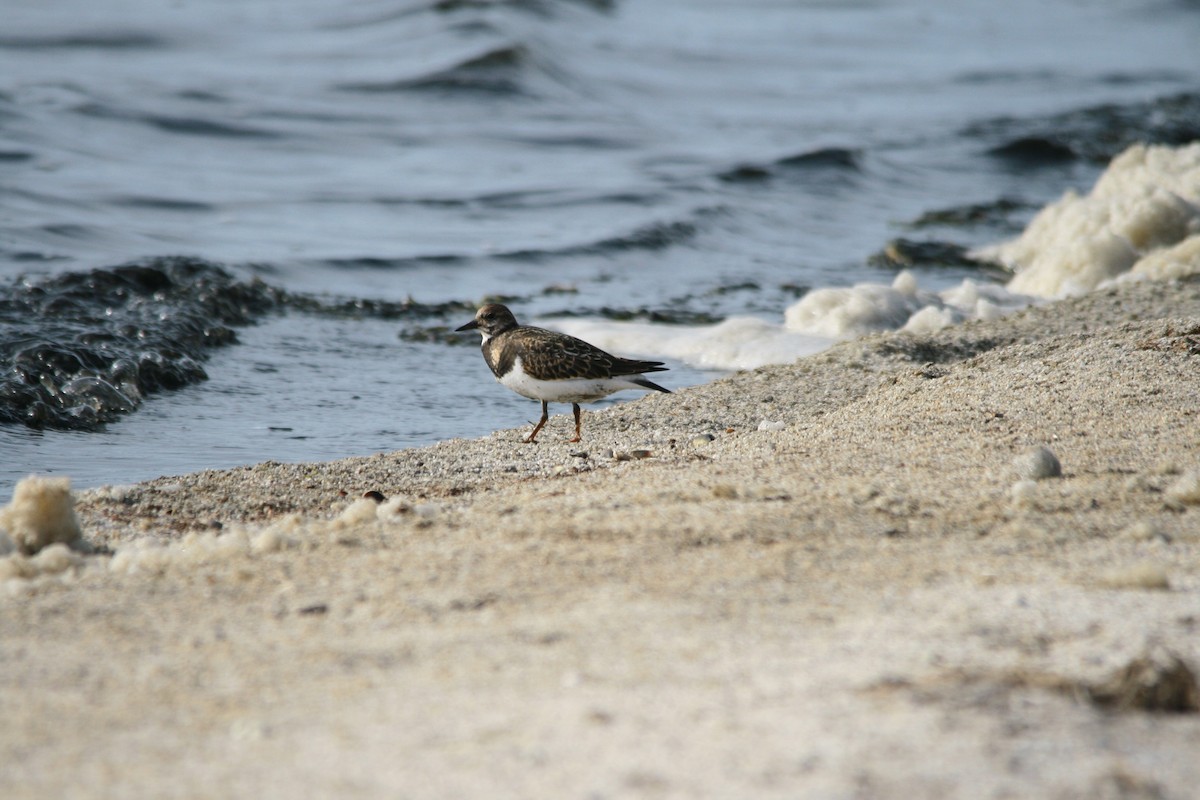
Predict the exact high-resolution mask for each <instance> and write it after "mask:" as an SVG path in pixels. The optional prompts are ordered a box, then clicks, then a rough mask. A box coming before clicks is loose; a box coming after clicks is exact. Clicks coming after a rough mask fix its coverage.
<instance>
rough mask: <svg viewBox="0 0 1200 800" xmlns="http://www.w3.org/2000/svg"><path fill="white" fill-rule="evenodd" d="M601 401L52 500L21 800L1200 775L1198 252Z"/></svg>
mask: <svg viewBox="0 0 1200 800" xmlns="http://www.w3.org/2000/svg"><path fill="white" fill-rule="evenodd" d="M481 390H483V391H503V390H502V389H500V388H499V387H494V386H483V387H481ZM566 408H567V407H565V406H564V407H558V408H557V409H552V410H553V411H557V412H558V413H556V414H555V416H553V417H552V418H551V420H550V423H549V425H548V426H547V427H546V429H545V430H544V431H543V433H542V437H541V438H542V441H541V442H540V443H539V444H537V445H526V444H523V443H522V442H521V439H522V438H523V436H524V435H525V434H526V433H527V432H528V427H527V426H521V427H515V428H513V429H511V430H503V431H498V432H496V433H494V434H493V435H491V436H489V437H485V438H483V439H478V440H471V441H468V440H453V441H447V442H443V443H441V444H439V445H436V446H434V447H429V448H425V449H419V450H409V451H401V452H396V453H389V454H384V455H379V456H373V457H369V458H349V459H346V460H343V461H337V462H332V463H322V464H279V463H267V464H260V465H257V466H253V467H246V468H241V469H233V470H227V471H212V472H202V473H197V474H192V475H185V476H174V477H164V478H161V479H158V480H154V481H150V482H148V483H145V484H139V485H136V486H125V487H106V488H103V489H96V490H87V491H81V492H76V493H74V494H73V501H74V511H75V514H76V516H77V519H78V523H79V531H80V532H81V538H79V539H75V538H74V534H73V533H71V532H70V531H69V530H68V531H67V533H66V534H54V535H53V536H51V535H50V534H49V533H47V532H46V531H44V530H41V529H39V528H38V524H39V523H38V519H39V518H40V517H39V516H38V515H39V514H42V513H43V511H44V508H43V507H42V506H37V508H39V509H42V510H29V509H33V508H34V506H36V505H37V502H39V500H38V497H40V495H39V496H38V497H35V496H34V495H35V494H36V492H35V489H36V487H32V488H29V489H28V491H27V492H26V497H25V500H23V501H22V500H21V496H20V494H19V495H18V497H17V498H15V499H14V502H13V505H12V506H11V507H10V508H9V509H8V510H7V511H6V512H4V513H5V516H0V528H6V529H7V530H8V534H9V537H8V538H10V539H11V540H12V541H11V542H10V543H9V547H10V549H12V548H16V547H18V546H20V547H22V548H23V549H24V550H25V551H26V552H25V553H20V552H14V553H11V554H9V555H7V556H5V557H0V678H2V688H0V720H2V721H3V723H2V724H0V763H2V764H3V768H0V796H3V797H5V798H12V799H13V800H15V798H26V797H28V798H47V797H75V798H102V797H103V798H108V797H250V796H265V797H364V798H365V797H372V798H373V797H398V798H403V797H412V798H466V797H492V798H498V797H555V798H623V797H648V798H663V797H666V798H694V797H760V798H771V797H780V798H783V797H787V798H797V797H813V798H852V797H855V798H874V797H882V798H939V797H972V798H979V797H1021V798H1043V797H1044V798H1132V797H1136V798H1184V797H1189V796H1194V792H1195V787H1196V786H1197V785H1200V758H1197V757H1196V754H1197V753H1200V713H1196V712H1197V702H1198V700H1197V690H1196V679H1195V672H1196V671H1197V670H1198V669H1200V280H1196V279H1190V280H1186V281H1181V282H1173V283H1168V282H1149V281H1146V282H1130V283H1126V284H1122V285H1120V286H1118V287H1116V288H1111V289H1104V290H1100V291H1097V292H1093V293H1091V294H1088V295H1086V296H1083V297H1080V298H1077V299H1071V300H1065V301H1061V302H1058V303H1053V304H1046V305H1042V306H1038V307H1034V308H1030V309H1028V310H1025V311H1022V312H1019V313H1017V314H1015V315H1012V316H1009V317H1005V318H1003V319H999V320H993V321H987V322H970V323H965V324H962V325H958V326H954V327H950V328H946V329H944V330H942V331H940V332H938V333H935V334H929V335H922V336H914V335H911V334H904V333H892V334H880V335H874V336H869V337H867V338H864V339H860V340H856V341H853V342H847V343H844V344H841V345H838V346H836V347H834V348H833V349H831V350H829V351H827V352H824V353H821V354H819V355H816V356H813V357H809V358H805V359H801V360H799V361H797V362H796V363H794V364H791V365H787V366H774V367H765V368H761V369H757V370H753V371H747V372H741V373H738V374H735V375H733V376H731V377H729V378H727V379H724V380H720V381H717V382H715V383H712V384H709V385H705V386H700V387H696V388H691V389H685V390H681V391H679V392H677V393H676V394H673V395H657V396H648V397H645V398H631V399H630V401H629V402H625V403H622V404H620V405H617V406H615V407H613V408H610V409H606V410H604V411H598V412H594V413H590V412H587V411H585V420H584V429H583V433H584V439H583V441H582V442H581V443H579V444H575V445H572V444H567V443H565V442H564V440H565V439H566V438H567V436H568V435H569V434H570V433H571V422H570V415H569V414H565V415H564V414H563V413H561V412H562V411H563V410H564V409H566ZM377 411H378V413H380V414H386V413H387V410H386V409H378V410H377ZM528 413H529V414H530V415H531V418H532V416H534V415H536V413H537V409H536V404H533V403H531V404H530V407H529V412H528ZM514 422H516V420H514ZM1036 448H1045V449H1046V450H1047V451H1049V452H1048V453H1047V452H1044V451H1041V450H1037V449H1036ZM1051 454H1052V455H1051ZM43 488H44V487H43ZM44 491H50V489H44ZM369 492H375V493H378V495H376V498H375V499H369V498H364V497H363V495H364V494H365V493H369ZM51 494H52V492H51ZM42 499H45V498H42ZM380 500H382V502H379V501H380ZM22 502H24V503H25V504H26V505H25V506H21V503H22ZM46 502H47V503H49V502H50V501H46ZM50 505H51V506H53V504H52V503H51V504H50ZM53 508H57V509H58V510H59V511H61V510H62V508H61V504H60V505H59V506H53ZM46 513H49V512H46ZM68 527H69V526H68ZM22 531H24V533H22ZM43 534H45V535H44V536H43ZM39 537H41V538H39ZM55 538H57V539H66V540H68V542H67V544H49V542H50V541H52V540H53V539H55ZM22 543H24V544H22Z"/></svg>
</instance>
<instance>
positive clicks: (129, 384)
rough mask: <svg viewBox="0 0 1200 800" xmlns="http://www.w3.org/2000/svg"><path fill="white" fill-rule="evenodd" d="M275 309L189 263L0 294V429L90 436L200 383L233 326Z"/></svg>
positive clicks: (132, 267) (228, 279) (260, 291)
mask: <svg viewBox="0 0 1200 800" xmlns="http://www.w3.org/2000/svg"><path fill="white" fill-rule="evenodd" d="M280 303H281V293H280V292H279V291H278V290H275V289H272V288H270V287H268V286H267V285H266V284H264V283H262V282H261V281H258V280H252V281H249V282H245V281H239V280H237V279H235V278H234V276H232V275H231V274H230V273H228V272H226V271H225V270H223V269H221V268H220V267H218V266H216V265H214V264H211V263H208V262H205V261H202V260H196V259H186V258H160V259H153V260H148V261H144V262H139V263H133V264H126V265H123V266H119V267H114V268H111V269H96V270H92V271H91V272H75V273H68V274H64V275H58V276H54V277H51V278H48V279H46V280H43V281H40V282H32V281H18V282H16V283H14V284H12V285H11V286H9V287H7V288H4V289H0V423H23V424H25V425H28V426H30V427H35V428H61V429H74V430H94V429H96V428H98V427H99V426H101V425H103V424H104V423H105V422H108V421H111V420H113V419H115V418H117V417H118V416H119V415H121V414H125V413H128V412H130V411H133V410H134V409H135V408H137V407H138V406H139V405H140V404H141V402H142V399H143V397H144V396H145V395H147V394H150V393H152V392H155V391H160V390H163V389H177V388H179V387H182V386H186V385H188V384H190V383H195V382H196V381H201V380H204V379H205V378H206V377H207V376H206V375H205V372H204V368H203V367H202V366H201V362H202V361H204V360H205V359H206V358H207V357H208V353H209V351H211V350H212V349H213V348H215V347H220V346H222V345H227V344H231V343H233V342H235V341H236V336H235V334H234V332H233V330H232V327H231V326H238V325H247V324H249V323H252V322H254V321H255V319H256V318H258V317H260V316H262V315H263V314H264V313H266V312H268V311H270V310H272V309H275V308H277V307H279V305H280Z"/></svg>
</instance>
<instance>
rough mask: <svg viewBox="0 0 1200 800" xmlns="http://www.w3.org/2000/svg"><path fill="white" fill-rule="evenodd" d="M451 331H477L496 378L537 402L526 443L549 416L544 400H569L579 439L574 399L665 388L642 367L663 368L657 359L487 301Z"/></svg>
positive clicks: (584, 400)
mask: <svg viewBox="0 0 1200 800" xmlns="http://www.w3.org/2000/svg"><path fill="white" fill-rule="evenodd" d="M456 330H460V331H469V330H478V331H479V333H480V335H481V336H483V345H482V348H483V360H484V361H486V362H487V365H488V366H489V367H490V368H491V370H492V374H493V375H495V376H496V380H498V381H499V382H500V383H502V384H504V385H505V386H507V387H508V388H509V389H512V390H513V391H514V392H516V393H517V394H519V395H521V396H522V397H528V398H529V399H530V400H541V401H542V418H541V419H540V420H538V424H537V425H536V426H534V429H533V432H532V433H530V434H529V438H528V439H526V440H525V441H526V442H532V441H534V440H535V438H536V437H537V435H538V431H540V430H541V429H542V426H543V425H545V424H546V420H547V419H549V417H550V411H549V408H548V406H547V403H570V404H571V410H572V411H574V412H575V438H574V439H571V440H570V441H572V442H578V441H579V439H580V435H579V429H580V416H579V415H580V410H579V404H580V403H590V402H592V401H593V400H599V399H600V398H602V397H606V396H608V395H610V394H612V393H613V392H619V391H621V390H622V389H653V390H654V391H656V392H667V393H668V394H670V390H669V389H664V388H663V387H661V386H659V385H658V384H657V383H653V382H652V381H650V380H647V379H646V377H645V376H643V375H642V374H641V373H643V372H664V371H665V370H666V369H667V368H666V367H664V366H663V365H662V362H661V361H635V360H632V359H628V358H619V357H618V356H614V355H610V354H609V353H606V352H604V351H603V350H601V349H600V348H599V347H596V346H594V345H590V344H588V343H587V342H585V341H583V340H582V339H576V338H575V337H574V336H568V335H567V334H565V333H556V332H555V331H548V330H546V329H545V328H535V327H533V326H532V325H519V324H518V323H517V318H516V317H514V316H513V313H512V312H511V311H509V310H508V308H507V307H505V306H502V305H500V304H499V303H489V304H487V305H486V306H484V307H483V308H481V309H479V311H477V312H476V313H475V319H473V320H471V321H470V322H468V323H467V324H466V325H463V326H462V327H461V328H457V329H456Z"/></svg>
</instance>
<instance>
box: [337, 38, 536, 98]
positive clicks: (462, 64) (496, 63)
mask: <svg viewBox="0 0 1200 800" xmlns="http://www.w3.org/2000/svg"><path fill="white" fill-rule="evenodd" d="M529 63H530V54H529V50H528V49H527V48H526V47H525V46H523V45H520V44H512V43H507V44H500V45H493V46H491V47H488V48H487V49H484V50H482V51H480V52H475V53H471V54H469V55H466V56H463V57H460V58H458V59H457V60H455V61H454V63H452V64H450V65H449V66H445V67H441V68H439V69H436V70H433V71H430V72H426V73H424V74H421V75H414V76H411V77H404V78H396V79H391V80H379V81H355V82H350V83H343V84H339V86H338V88H340V89H343V90H345V91H353V92H400V91H436V92H454V93H459V92H468V93H486V94H495V95H516V94H523V93H524V83H523V75H524V72H525V70H526V69H527V68H528V66H529Z"/></svg>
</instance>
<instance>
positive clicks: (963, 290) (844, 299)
mask: <svg viewBox="0 0 1200 800" xmlns="http://www.w3.org/2000/svg"><path fill="white" fill-rule="evenodd" d="M972 255H973V256H974V257H976V258H978V259H980V260H985V261H992V262H994V263H997V264H1000V265H1001V266H1004V267H1005V268H1007V269H1009V270H1011V271H1012V272H1013V273H1014V277H1013V278H1012V279H1011V280H1010V281H1009V282H1008V283H1007V284H1005V285H999V284H986V283H979V282H977V281H973V280H964V281H963V282H962V283H961V284H959V285H958V286H955V287H952V288H949V289H944V290H942V291H938V292H934V291H928V290H923V289H921V288H920V286H918V284H917V280H916V278H915V277H914V276H913V275H912V274H910V273H908V272H901V273H900V274H899V275H897V276H896V278H895V279H894V280H893V281H892V282H891V283H890V284H887V283H860V284H856V285H854V286H849V287H833V288H822V289H814V290H813V291H811V292H809V293H808V294H807V295H805V296H804V297H803V298H801V299H800V300H799V301H798V302H796V303H795V304H793V305H792V306H791V307H790V308H788V309H787V310H786V312H785V314H784V320H783V322H782V324H775V323H771V322H768V321H765V320H761V319H756V318H751V317H732V318H730V319H727V320H725V321H724V322H721V323H719V324H717V325H709V326H687V327H676V326H671V327H668V326H662V325H651V324H645V323H618V322H608V321H603V320H578V319H576V320H557V321H554V322H552V323H550V324H551V326H552V327H554V328H556V329H558V330H561V331H565V332H567V333H570V334H572V335H575V336H578V337H580V338H582V339H586V340H587V341H590V342H593V343H594V344H597V345H599V346H600V347H603V348H605V349H608V350H612V351H615V352H618V353H621V354H623V355H637V354H641V355H647V356H650V355H659V356H664V357H667V358H674V359H678V360H680V361H683V362H685V363H687V364H690V365H692V366H695V367H700V368H704V369H725V370H733V369H751V368H754V367H758V366H763V365H765V364H777V363H786V362H789V361H793V360H795V359H796V358H799V357H800V356H804V355H810V354H812V353H815V352H818V351H820V350H823V349H824V348H826V347H828V346H829V345H831V344H832V343H833V342H835V341H838V340H840V339H849V338H854V337H856V336H861V335H863V334H867V333H872V332H876V331H885V330H904V331H908V332H910V333H916V334H928V333H932V332H933V331H936V330H939V329H941V328H944V327H946V326H948V325H953V324H956V323H959V322H963V321H965V320H972V319H994V318H996V317H1000V316H1003V315H1004V314H1007V313H1010V312H1012V311H1015V310H1018V309H1020V308H1024V307H1025V306H1028V305H1030V304H1032V303H1035V302H1038V301H1039V300H1041V299H1053V298H1058V297H1063V296H1067V295H1072V294H1081V293H1085V292H1088V291H1091V290H1093V289H1096V288H1100V287H1103V286H1105V285H1107V284H1108V283H1110V282H1113V281H1123V280H1138V279H1155V280H1171V279H1178V278H1182V277H1184V276H1187V275H1194V274H1198V273H1200V143H1196V144H1191V145H1188V146H1186V147H1166V146H1152V147H1148V146H1144V145H1135V146H1133V147H1130V148H1129V149H1128V150H1126V151H1125V152H1123V153H1121V154H1120V155H1119V156H1117V157H1116V158H1115V159H1113V161H1112V163H1111V164H1110V165H1109V167H1108V169H1107V170H1106V171H1105V172H1104V174H1103V175H1102V176H1101V177H1100V179H1099V180H1098V181H1097V182H1096V185H1095V187H1094V188H1093V189H1092V191H1091V192H1090V193H1089V194H1087V195H1080V194H1078V193H1076V192H1074V191H1068V192H1067V193H1066V194H1064V195H1063V197H1062V198H1061V199H1060V200H1058V201H1056V202H1054V203H1051V204H1050V205H1048V206H1046V207H1045V208H1043V209H1042V210H1041V212H1039V213H1038V214H1037V216H1035V217H1034V219H1033V220H1032V221H1031V222H1030V223H1029V225H1028V227H1027V228H1026V229H1025V231H1024V233H1022V234H1021V235H1020V236H1019V237H1017V238H1016V239H1013V240H1012V241H1008V242H1003V243H1000V244H996V245H991V246H988V247H984V248H980V249H979V250H977V251H976V252H975V253H973V254H972Z"/></svg>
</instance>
